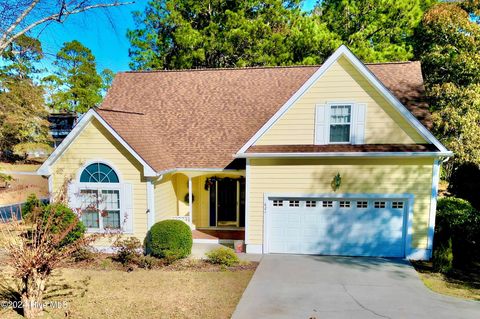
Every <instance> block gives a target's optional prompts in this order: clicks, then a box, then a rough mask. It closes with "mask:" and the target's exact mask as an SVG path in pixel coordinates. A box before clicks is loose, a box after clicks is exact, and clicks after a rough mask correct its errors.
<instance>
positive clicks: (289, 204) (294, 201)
mask: <svg viewBox="0 0 480 319" xmlns="http://www.w3.org/2000/svg"><path fill="white" fill-rule="evenodd" d="M288 206H290V207H299V206H300V201H298V200H291V201H289V203H288Z"/></svg>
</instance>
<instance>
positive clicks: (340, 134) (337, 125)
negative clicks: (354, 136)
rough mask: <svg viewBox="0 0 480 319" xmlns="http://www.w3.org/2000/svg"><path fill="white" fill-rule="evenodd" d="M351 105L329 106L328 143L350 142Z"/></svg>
mask: <svg viewBox="0 0 480 319" xmlns="http://www.w3.org/2000/svg"><path fill="white" fill-rule="evenodd" d="M351 125H352V106H351V105H331V106H330V141H329V142H330V143H350V132H351Z"/></svg>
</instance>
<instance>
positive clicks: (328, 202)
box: [322, 200, 333, 207]
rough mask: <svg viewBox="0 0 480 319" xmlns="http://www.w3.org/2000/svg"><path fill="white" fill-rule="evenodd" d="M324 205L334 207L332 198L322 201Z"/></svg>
mask: <svg viewBox="0 0 480 319" xmlns="http://www.w3.org/2000/svg"><path fill="white" fill-rule="evenodd" d="M322 207H333V201H331V200H324V201H323V202H322Z"/></svg>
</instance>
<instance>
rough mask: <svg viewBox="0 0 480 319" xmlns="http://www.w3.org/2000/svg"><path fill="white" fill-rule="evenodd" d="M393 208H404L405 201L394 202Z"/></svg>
mask: <svg viewBox="0 0 480 319" xmlns="http://www.w3.org/2000/svg"><path fill="white" fill-rule="evenodd" d="M392 208H403V202H392Z"/></svg>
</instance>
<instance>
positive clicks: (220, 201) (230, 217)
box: [217, 179, 237, 226]
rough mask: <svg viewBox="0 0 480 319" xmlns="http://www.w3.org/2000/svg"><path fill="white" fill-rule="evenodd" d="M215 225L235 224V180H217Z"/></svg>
mask: <svg viewBox="0 0 480 319" xmlns="http://www.w3.org/2000/svg"><path fill="white" fill-rule="evenodd" d="M217 186H218V188H217V225H218V226H236V225H237V181H236V180H234V179H223V180H219V181H218V182H217Z"/></svg>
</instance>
